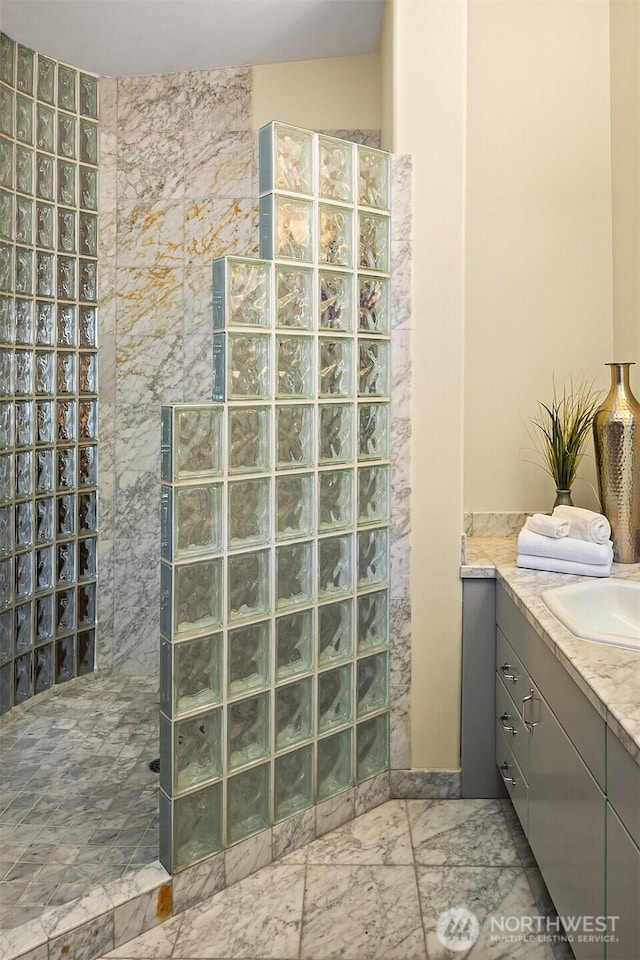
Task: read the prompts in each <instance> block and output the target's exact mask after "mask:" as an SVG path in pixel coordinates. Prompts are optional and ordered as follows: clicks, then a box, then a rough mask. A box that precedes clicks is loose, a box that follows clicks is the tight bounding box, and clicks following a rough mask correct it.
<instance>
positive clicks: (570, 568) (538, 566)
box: [516, 553, 611, 577]
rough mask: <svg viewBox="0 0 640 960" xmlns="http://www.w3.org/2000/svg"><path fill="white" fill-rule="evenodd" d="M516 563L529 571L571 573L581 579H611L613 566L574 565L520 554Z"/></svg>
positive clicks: (564, 561) (570, 562)
mask: <svg viewBox="0 0 640 960" xmlns="http://www.w3.org/2000/svg"><path fill="white" fill-rule="evenodd" d="M516 563H517V565H518V566H519V567H525V568H526V569H527V570H547V571H549V572H550V573H571V574H574V575H576V574H577V575H578V576H580V577H609V576H611V564H606V563H573V562H572V561H570V560H556V559H554V558H553V557H532V556H529V555H527V554H526V553H519V554H518V557H517V560H516Z"/></svg>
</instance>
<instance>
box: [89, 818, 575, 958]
mask: <svg viewBox="0 0 640 960" xmlns="http://www.w3.org/2000/svg"><path fill="white" fill-rule="evenodd" d="M459 907H462V908H464V909H465V910H468V911H471V914H473V918H472V919H471V924H472V925H471V927H470V926H469V918H468V916H467V915H465V917H464V918H463V920H464V924H463V925H461V924H460V923H457V924H456V920H457V919H458V916H459V915H458V916H454V918H453V923H451V922H449V923H446V922H444V924H443V921H441V920H440V918H441V916H442V914H443V913H444V912H445V911H448V910H450V909H452V908H459ZM548 915H551V916H553V904H552V903H551V902H550V900H549V896H548V893H547V892H546V890H545V888H544V884H543V883H542V880H541V877H540V873H539V871H538V870H537V868H536V867H535V861H534V860H533V857H532V855H531V851H530V850H529V848H528V845H527V842H526V839H525V838H524V835H523V834H522V831H521V830H520V828H519V825H518V823H517V820H516V818H515V815H514V813H513V809H512V808H511V806H510V804H509V801H500V800H408V801H404V800H391V801H389V802H388V803H386V804H384V805H383V806H381V807H378V808H377V809H375V810H373V811H371V812H370V813H367V814H365V815H364V816H361V817H359V818H358V819H356V820H352V821H351V822H349V823H348V824H346V825H345V826H343V827H340V828H338V829H337V830H334V831H332V832H331V833H329V834H327V835H326V836H324V837H322V838H321V839H319V840H316V841H314V842H313V843H311V844H308V845H307V846H306V847H303V848H301V849H300V850H298V851H296V852H294V853H292V854H290V855H289V856H288V857H286V858H284V859H283V860H281V861H279V862H277V863H275V864H272V865H270V866H267V867H264V868H263V869H262V870H260V871H258V872H257V873H254V874H253V875H252V876H250V877H247V878H246V879H245V880H242V881H240V882H239V883H236V884H234V885H233V886H230V887H228V888H227V889H226V890H223V891H222V892H221V893H218V894H217V895H216V896H214V897H211V898H210V899H209V900H207V901H204V902H203V903H200V904H198V905H197V906H194V907H192V908H191V909H189V910H187V911H185V912H184V913H182V914H179V915H177V916H176V917H174V918H173V919H171V920H168V921H166V922H165V923H163V924H161V925H160V926H157V927H155V928H154V929H152V930H150V931H148V932H147V933H145V934H143V935H142V936H140V937H137V938H136V939H134V940H130V941H129V942H128V943H124V944H123V945H122V946H120V947H118V948H117V949H116V950H115V951H113V952H112V953H110V954H109V955H108V958H107V960H115V958H118V960H162V958H174V960H185V958H189V960H214V958H215V960H239V958H253V960H267V958H268V960H337V958H340V960H436V958H438V960H440V958H454V957H457V958H462V957H473V958H474V960H485V958H486V960H488V958H492V960H498V958H499V960H525V958H526V960H554V958H555V960H568V958H570V957H572V953H571V951H570V948H569V947H568V946H567V945H566V944H563V943H559V944H555V945H553V946H552V945H551V944H550V943H548V942H543V941H542V940H541V939H538V940H535V941H533V942H531V941H525V940H523V939H520V940H518V939H514V935H509V934H504V933H498V934H495V933H493V934H492V919H493V920H498V921H500V919H501V918H507V917H509V918H518V919H519V918H522V917H539V916H548ZM445 920H446V918H445ZM474 923H475V924H477V926H476V927H475V932H474V927H473V924H474ZM439 924H440V926H439ZM465 924H466V925H465ZM439 930H440V932H441V934H442V937H443V939H444V941H445V942H444V943H443V942H442V940H441V939H440V937H439V936H438V931H439ZM476 934H478V936H477V939H476V940H475V942H474V943H473V945H472V946H470V947H469V948H468V949H466V948H464V942H463V940H464V937H467V936H468V937H469V939H471V937H472V936H475V935H476ZM493 936H498V937H499V938H502V939H497V940H495V939H492V937H493ZM452 937H453V938H454V940H451V938H452ZM460 938H463V939H462V940H461V939H460ZM453 942H455V946H456V949H455V950H453V949H451V948H450V947H448V946H447V945H446V944H447V943H448V944H449V945H451V944H452V943H453ZM461 946H462V947H463V949H462V950H461V949H460V947H461Z"/></svg>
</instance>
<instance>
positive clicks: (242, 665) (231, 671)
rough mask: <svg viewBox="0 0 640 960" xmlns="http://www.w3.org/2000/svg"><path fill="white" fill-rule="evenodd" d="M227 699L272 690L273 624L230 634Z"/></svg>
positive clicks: (233, 631)
mask: <svg viewBox="0 0 640 960" xmlns="http://www.w3.org/2000/svg"><path fill="white" fill-rule="evenodd" d="M227 644H228V651H227V669H228V686H227V695H228V696H230V697H234V696H236V695H237V694H240V693H250V692H251V691H252V690H255V689H258V688H260V687H265V686H267V687H268V686H269V680H270V667H269V662H270V655H269V654H270V647H271V623H270V621H269V620H264V621H262V623H253V624H251V626H248V627H238V628H237V629H236V630H230V631H229V633H228V636H227Z"/></svg>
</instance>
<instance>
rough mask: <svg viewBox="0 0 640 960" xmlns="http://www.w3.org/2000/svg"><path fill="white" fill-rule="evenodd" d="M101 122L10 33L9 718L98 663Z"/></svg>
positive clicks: (3, 658)
mask: <svg viewBox="0 0 640 960" xmlns="http://www.w3.org/2000/svg"><path fill="white" fill-rule="evenodd" d="M97 121H98V80H97V77H95V76H93V75H90V74H87V73H81V72H79V71H77V70H75V69H73V68H72V67H68V66H65V65H64V64H62V63H56V62H55V61H53V60H51V59H49V58H48V57H43V56H40V55H39V54H36V53H34V51H33V50H30V49H28V48H27V47H24V46H21V45H20V44H16V43H14V42H13V40H11V39H10V38H9V37H7V36H6V35H5V34H0V713H4V712H6V711H7V710H9V709H10V708H11V707H12V706H14V705H17V704H20V703H23V702H24V701H25V700H28V699H29V698H30V697H32V696H34V695H35V694H38V693H40V692H42V691H44V690H46V689H47V688H49V687H51V686H52V685H53V684H54V683H60V682H62V681H64V680H69V679H70V678H72V677H74V676H77V675H79V674H84V673H90V672H92V671H93V669H94V661H95V621H96V536H97V524H96V512H97V506H96V497H97V494H96V485H97V389H98V385H97V352H96V348H97V343H96V327H97V322H96V321H97V317H96V313H97V255H98V247H97V244H98V215H97V206H98V204H97V177H98V170H97V165H98V152H97V151H98V123H97Z"/></svg>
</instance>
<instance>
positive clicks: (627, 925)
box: [607, 804, 640, 960]
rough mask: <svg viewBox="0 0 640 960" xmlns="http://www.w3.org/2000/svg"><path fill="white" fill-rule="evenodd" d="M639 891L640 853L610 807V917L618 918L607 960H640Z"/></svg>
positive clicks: (608, 843)
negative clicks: (633, 958) (632, 959)
mask: <svg viewBox="0 0 640 960" xmlns="http://www.w3.org/2000/svg"><path fill="white" fill-rule="evenodd" d="M639 891H640V850H639V849H638V847H637V846H636V845H635V843H634V842H633V840H632V839H631V837H630V836H629V834H628V833H627V831H626V830H625V828H624V827H623V825H622V824H621V822H620V820H619V819H618V818H617V816H616V815H615V813H614V811H613V810H612V808H611V806H610V805H609V804H607V916H609V917H617V918H618V919H617V921H616V926H615V937H616V939H615V941H614V942H613V943H608V944H607V960H629V958H630V957H640V893H639ZM610 922H611V921H610Z"/></svg>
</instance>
